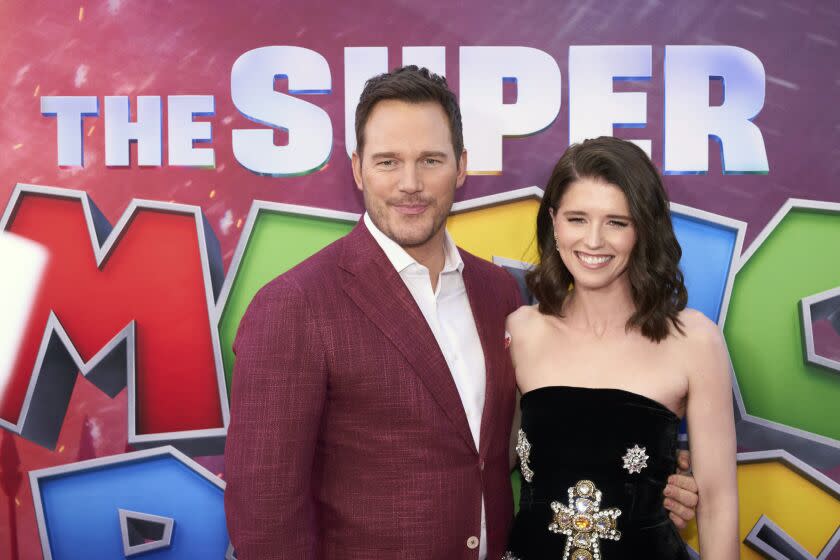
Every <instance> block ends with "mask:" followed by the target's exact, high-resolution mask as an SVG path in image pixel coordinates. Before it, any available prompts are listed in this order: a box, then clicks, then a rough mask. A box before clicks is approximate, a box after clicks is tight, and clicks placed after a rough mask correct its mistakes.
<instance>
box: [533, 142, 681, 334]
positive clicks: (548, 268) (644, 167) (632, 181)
mask: <svg viewBox="0 0 840 560" xmlns="http://www.w3.org/2000/svg"><path fill="white" fill-rule="evenodd" d="M584 178H586V179H595V180H599V181H604V182H607V183H609V184H611V185H615V186H616V187H618V188H619V189H621V191H622V192H623V193H624V196H625V197H627V205H628V206H629V207H630V215H631V216H632V218H633V225H634V226H635V228H636V245H635V246H634V247H633V251H632V252H631V254H630V263H629V264H628V266H627V271H626V274H627V275H628V278H629V280H630V289H631V293H632V296H633V303H634V304H635V307H636V311H635V313H633V315H632V316H631V317H630V319H629V320H628V321H627V326H626V328H627V330H630V329H633V328H638V329H639V330H640V331H641V333H642V335H644V336H646V337H647V338H649V339H650V340H652V341H654V342H659V341H661V340H662V339H664V338H666V337H667V336H668V334H669V333H670V332H671V328H675V329H676V330H677V331H678V332H680V333H682V332H683V330H682V323H681V322H680V319H679V312H680V311H682V310H683V309H685V305H686V302H687V301H688V292H687V291H686V289H685V282H684V280H683V274H682V272H681V271H680V269H679V262H680V257H681V256H682V249H681V248H680V244H679V242H677V238H676V236H675V235H674V229H673V226H672V225H671V214H670V212H669V209H668V196H667V195H666V194H665V188H664V187H663V186H662V179H661V178H660V177H659V173H658V172H657V171H656V168H655V167H654V166H653V163H652V162H651V161H650V158H648V156H647V154H645V153H644V152H643V151H642V150H641V148H639V147H638V146H636V145H635V144H633V143H632V142H628V141H626V140H620V139H618V138H612V137H607V136H602V137H600V138H596V139H593V140H586V141H584V142H582V143H580V144H573V145H571V146H569V149H568V150H566V152H565V153H564V154H563V156H562V157H561V158H560V161H558V162H557V165H555V166H554V171H552V173H551V177H550V178H549V180H548V184H547V185H546V188H545V195H544V196H543V199H542V203H541V204H540V209H539V212H538V213H537V249H538V252H539V257H540V262H539V264H538V265H537V266H536V267H534V268H533V269H532V270H531V271H530V272H529V273H528V274H527V276H526V282H527V284H528V288H529V289H530V290H531V293H533V294H534V297H536V299H537V301H539V310H540V312H542V313H545V314H549V315H556V316H561V317H562V311H563V302H564V301H565V300H566V297H567V296H568V295H569V286H570V285H572V283H573V282H574V278H573V277H572V275H571V273H570V272H569V269H568V268H566V265H565V264H563V260H562V259H561V258H560V254H559V253H558V252H557V245H556V241H555V239H554V223H553V221H552V219H551V214H550V213H549V211H551V212H556V211H557V207H558V206H559V205H560V201H561V199H562V198H563V195H564V194H565V192H566V189H568V188H569V185H571V184H572V183H574V182H575V181H577V180H578V179H584Z"/></svg>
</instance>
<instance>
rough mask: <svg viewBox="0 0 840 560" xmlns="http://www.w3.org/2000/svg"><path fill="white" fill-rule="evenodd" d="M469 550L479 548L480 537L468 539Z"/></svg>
mask: <svg viewBox="0 0 840 560" xmlns="http://www.w3.org/2000/svg"><path fill="white" fill-rule="evenodd" d="M467 548H469V549H470V550H475V549H476V548H478V537H470V538H468V539H467Z"/></svg>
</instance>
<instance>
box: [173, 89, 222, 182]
mask: <svg viewBox="0 0 840 560" xmlns="http://www.w3.org/2000/svg"><path fill="white" fill-rule="evenodd" d="M214 103H215V101H214V99H213V96H212V95H170V96H169V97H168V98H167V122H168V126H167V136H168V140H169V142H168V144H169V165H186V166H190V167H213V166H214V165H216V157H215V153H214V152H213V148H194V147H193V143H194V142H211V141H212V140H213V130H212V129H211V127H210V123H209V122H195V121H193V116H195V115H201V116H212V115H213V114H215V112H216V110H215V107H214Z"/></svg>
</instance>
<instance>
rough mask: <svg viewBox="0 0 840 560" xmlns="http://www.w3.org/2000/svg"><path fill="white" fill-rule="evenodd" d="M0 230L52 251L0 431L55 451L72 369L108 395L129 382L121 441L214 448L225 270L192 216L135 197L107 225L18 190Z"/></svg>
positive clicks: (221, 410)
mask: <svg viewBox="0 0 840 560" xmlns="http://www.w3.org/2000/svg"><path fill="white" fill-rule="evenodd" d="M0 228H2V230H6V231H11V232H14V233H16V234H18V235H22V236H24V237H28V238H30V239H32V240H34V241H37V242H38V243H41V244H42V245H45V246H46V247H47V249H48V250H49V252H50V260H49V264H48V267H47V272H46V276H45V278H44V282H43V288H42V290H41V293H40V295H39V296H38V299H37V301H36V303H35V307H34V311H33V315H32V317H31V320H30V322H29V324H28V325H27V326H26V331H25V333H24V338H23V345H22V347H21V352H20V355H19V356H18V358H17V362H16V364H15V367H14V368H13V370H12V377H11V381H10V383H9V385H8V387H7V388H6V391H5V393H4V394H2V395H0V426H3V427H5V428H7V429H9V430H11V431H13V432H15V433H19V434H21V435H22V436H23V437H25V438H27V439H29V440H31V441H34V442H37V443H39V444H41V445H43V446H45V447H49V448H53V447H54V446H55V443H56V441H57V439H58V434H59V431H60V429H61V425H62V423H63V420H64V416H65V414H66V411H67V406H68V403H69V401H70V395H71V393H72V390H73V385H74V384H75V382H76V376H77V373H81V374H82V375H83V376H85V377H86V378H87V379H88V380H89V381H91V382H93V383H94V384H95V385H96V386H97V387H99V388H100V389H101V390H102V391H104V392H105V393H107V394H108V395H110V396H111V397H113V396H115V395H116V394H117V393H119V392H120V391H121V390H122V389H123V388H124V387H126V386H127V387H128V431H129V433H128V443H129V444H131V445H133V446H136V447H150V446H155V445H161V444H164V443H171V444H173V445H175V446H177V447H180V448H181V449H184V450H185V451H187V452H189V453H191V454H200V455H204V454H213V453H221V451H222V449H223V445H224V435H225V432H226V429H227V424H228V405H227V392H226V389H225V383H224V373H223V369H222V361H221V355H220V351H219V339H218V331H217V330H216V315H215V314H216V311H215V298H216V296H217V295H218V290H219V288H220V287H221V283H222V266H221V258H220V256H219V250H218V242H217V240H216V237H215V235H214V234H213V231H212V229H211V228H210V227H209V226H208V225H207V223H206V221H205V219H204V217H203V216H202V214H201V211H200V209H199V208H197V207H194V206H185V205H180V204H166V203H158V202H143V201H136V200H135V201H132V203H131V205H130V206H129V208H128V209H127V210H126V211H125V213H124V214H123V216H122V217H121V218H120V220H119V222H118V223H117V225H116V226H115V227H114V228H113V230H112V228H111V225H110V224H109V223H108V222H107V221H106V220H105V218H104V216H103V215H102V214H101V213H100V212H99V210H98V209H97V208H96V206H94V204H93V202H92V201H91V200H90V199H89V198H88V196H87V195H86V194H85V193H84V192H81V191H73V190H65V189H56V188H49V187H35V186H29V185H17V186H16V187H15V191H14V193H13V194H12V198H11V201H10V203H9V205H8V207H7V208H6V212H5V214H4V215H3V218H2V221H0ZM4 266H9V263H4Z"/></svg>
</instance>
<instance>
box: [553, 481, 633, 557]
mask: <svg viewBox="0 0 840 560" xmlns="http://www.w3.org/2000/svg"><path fill="white" fill-rule="evenodd" d="M600 507H601V491H600V490H598V488H596V487H595V483H594V482H592V481H591V480H579V481H578V482H577V484H575V485H574V486H572V487H571V488H569V505H568V506H565V505H563V504H561V503H560V502H551V511H553V512H554V518H553V519H552V521H551V524H549V526H548V530H549V531H551V532H552V533H559V534H563V535H566V548H565V550H564V551H563V560H601V544H600V543H601V539H609V540H613V541H617V540H619V539H620V538H621V531H619V530H617V529H616V523H615V520H616V518H617V517H618V516H619V515H621V510H620V509H618V508H608V509H605V510H601V509H600Z"/></svg>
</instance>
